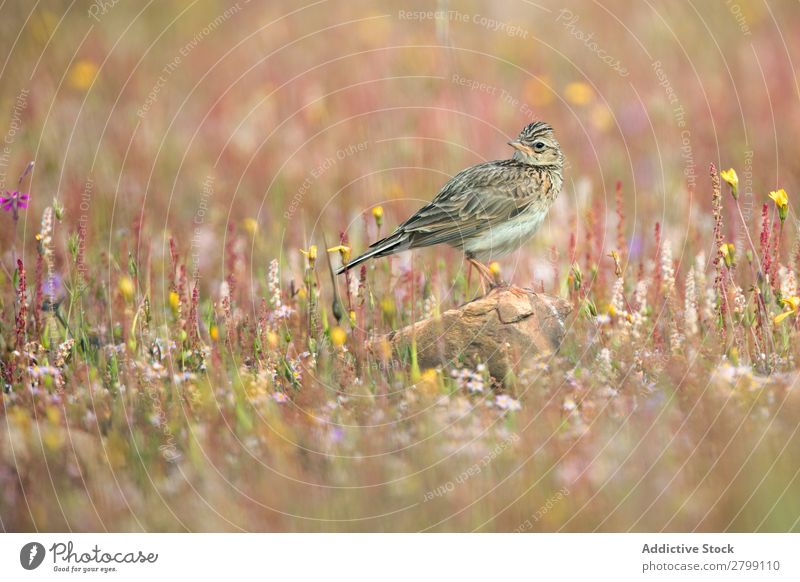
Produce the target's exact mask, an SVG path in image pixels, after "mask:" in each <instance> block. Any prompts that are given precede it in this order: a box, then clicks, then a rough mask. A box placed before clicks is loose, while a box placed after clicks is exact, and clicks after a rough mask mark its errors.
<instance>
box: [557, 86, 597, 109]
mask: <svg viewBox="0 0 800 582" xmlns="http://www.w3.org/2000/svg"><path fill="white" fill-rule="evenodd" d="M593 96H594V91H592V88H591V87H590V86H589V85H587V84H586V83H582V82H575V83H570V84H569V85H567V86H566V87H565V88H564V97H565V98H566V99H567V101H569V102H570V103H572V104H573V105H586V104H587V103H589V101H591V100H592V97H593Z"/></svg>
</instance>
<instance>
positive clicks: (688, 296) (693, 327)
mask: <svg viewBox="0 0 800 582" xmlns="http://www.w3.org/2000/svg"><path fill="white" fill-rule="evenodd" d="M694 270H695V268H694V266H692V268H691V269H689V273H688V274H687V275H686V290H685V292H684V308H683V313H684V324H685V327H686V333H687V334H688V335H690V336H695V335H697V334H698V332H699V331H700V328H699V327H698V322H699V314H698V312H697V282H696V280H695V274H694Z"/></svg>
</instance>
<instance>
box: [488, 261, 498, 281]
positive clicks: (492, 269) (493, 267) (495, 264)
mask: <svg viewBox="0 0 800 582" xmlns="http://www.w3.org/2000/svg"><path fill="white" fill-rule="evenodd" d="M489 272H490V273H491V274H492V277H494V280H495V282H497V283H499V282H500V263H498V262H497V261H492V262H491V263H489Z"/></svg>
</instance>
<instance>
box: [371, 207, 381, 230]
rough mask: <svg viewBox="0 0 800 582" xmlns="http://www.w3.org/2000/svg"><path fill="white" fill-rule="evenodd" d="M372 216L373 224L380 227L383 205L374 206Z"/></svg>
mask: <svg viewBox="0 0 800 582" xmlns="http://www.w3.org/2000/svg"><path fill="white" fill-rule="evenodd" d="M372 217H373V218H374V219H375V224H376V225H377V226H378V228H380V227H381V226H383V206H376V207H375V208H373V209H372Z"/></svg>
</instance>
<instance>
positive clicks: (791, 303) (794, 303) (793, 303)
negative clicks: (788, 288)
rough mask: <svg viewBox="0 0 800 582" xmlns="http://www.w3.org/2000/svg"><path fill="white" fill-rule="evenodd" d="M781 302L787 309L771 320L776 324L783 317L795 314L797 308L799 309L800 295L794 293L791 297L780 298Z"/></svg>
mask: <svg viewBox="0 0 800 582" xmlns="http://www.w3.org/2000/svg"><path fill="white" fill-rule="evenodd" d="M781 303H783V305H784V306H785V307H788V308H789V309H787V310H786V311H784V312H783V313H781V314H779V315H776V316H775V318H774V319H773V321H774V322H775V323H776V324H778V323H780V322H782V321H783V320H784V319H786V318H787V317H789V316H790V315H795V314H797V310H798V309H800V297H798V296H797V295H795V296H793V297H786V298H785V299H781Z"/></svg>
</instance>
